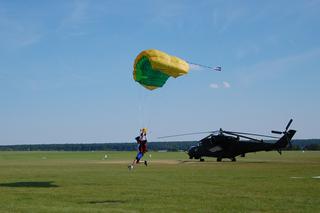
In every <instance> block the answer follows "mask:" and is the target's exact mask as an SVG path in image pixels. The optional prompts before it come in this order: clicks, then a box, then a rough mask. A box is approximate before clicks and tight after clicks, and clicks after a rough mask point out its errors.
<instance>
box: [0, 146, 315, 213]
mask: <svg viewBox="0 0 320 213" xmlns="http://www.w3.org/2000/svg"><path fill="white" fill-rule="evenodd" d="M105 154H107V155H108V158H106V159H104V156H105ZM135 154H136V153H135V152H107V151H106V152H0V200H1V205H0V212H320V196H319V194H320V177H318V176H320V152H311V151H306V152H304V153H303V152H301V151H296V152H294V151H287V152H283V154H282V155H279V154H278V153H277V152H258V153H252V154H247V156H246V157H245V158H241V157H238V158H237V160H238V161H237V162H230V161H228V160H225V161H224V162H219V163H218V162H216V161H215V159H213V158H205V162H199V161H197V160H189V159H188V158H187V155H186V154H185V153H183V152H165V153H160V152H148V153H147V154H146V159H147V160H149V161H150V163H149V165H148V167H146V166H144V165H143V164H141V165H138V166H137V167H135V168H134V170H132V171H129V170H128V168H127V165H128V164H129V163H131V161H132V159H133V158H134V157H135ZM150 154H151V158H150V156H149V155H150Z"/></svg>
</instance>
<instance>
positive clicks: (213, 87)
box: [209, 81, 231, 89]
mask: <svg viewBox="0 0 320 213" xmlns="http://www.w3.org/2000/svg"><path fill="white" fill-rule="evenodd" d="M209 87H210V88H211V89H219V88H222V89H228V88H230V87H231V85H230V83H229V82H226V81H223V82H222V85H221V84H217V83H211V84H210V85H209Z"/></svg>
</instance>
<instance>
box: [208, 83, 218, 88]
mask: <svg viewBox="0 0 320 213" xmlns="http://www.w3.org/2000/svg"><path fill="white" fill-rule="evenodd" d="M209 87H210V88H212V89H218V88H219V85H218V84H215V83H211V84H210V85H209Z"/></svg>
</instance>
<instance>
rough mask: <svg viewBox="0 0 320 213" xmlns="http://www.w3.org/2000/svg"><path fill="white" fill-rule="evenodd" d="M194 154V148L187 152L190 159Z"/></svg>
mask: <svg viewBox="0 0 320 213" xmlns="http://www.w3.org/2000/svg"><path fill="white" fill-rule="evenodd" d="M194 153H195V147H190V149H189V150H188V152H187V154H188V155H189V158H190V159H192V158H193V157H194Z"/></svg>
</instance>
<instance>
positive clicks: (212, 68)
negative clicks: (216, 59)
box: [187, 61, 221, 71]
mask: <svg viewBox="0 0 320 213" xmlns="http://www.w3.org/2000/svg"><path fill="white" fill-rule="evenodd" d="M187 62H188V64H192V65H195V66H198V67H203V68H206V69H210V70H214V71H221V67H218V66H217V67H210V66H207V65H202V64H197V63H193V62H189V61H187Z"/></svg>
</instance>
